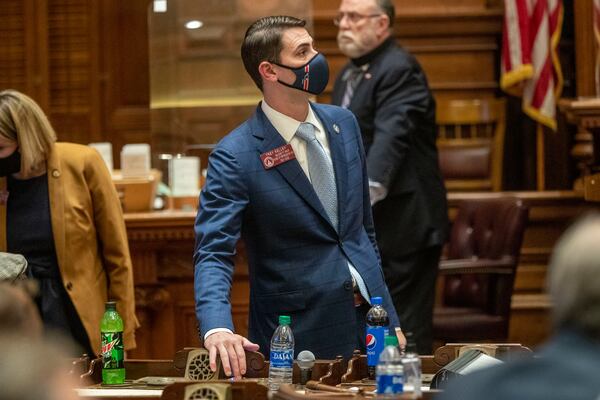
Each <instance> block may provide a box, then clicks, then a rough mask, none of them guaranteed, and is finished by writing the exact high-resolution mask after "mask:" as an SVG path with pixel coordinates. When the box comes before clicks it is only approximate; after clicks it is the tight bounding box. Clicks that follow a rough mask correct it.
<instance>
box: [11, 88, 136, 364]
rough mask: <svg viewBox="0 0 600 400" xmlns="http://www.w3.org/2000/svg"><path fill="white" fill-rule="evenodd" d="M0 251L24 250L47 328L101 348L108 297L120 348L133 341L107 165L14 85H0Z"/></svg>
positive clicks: (124, 252)
mask: <svg viewBox="0 0 600 400" xmlns="http://www.w3.org/2000/svg"><path fill="white" fill-rule="evenodd" d="M0 251H6V252H10V253H18V254H22V255H23V256H24V257H25V258H26V259H27V261H28V263H29V272H28V273H29V276H30V277H31V278H34V279H36V280H37V281H38V282H39V295H38V297H37V299H36V302H37V305H38V308H39V311H40V315H41V317H42V321H43V322H44V326H45V328H46V330H48V331H57V332H58V333H60V334H63V335H66V336H67V337H70V338H72V339H73V340H74V341H75V342H76V343H77V344H78V345H79V347H80V350H81V351H80V352H79V354H81V353H88V354H98V353H99V352H100V334H99V332H100V320H101V318H102V315H103V313H104V303H105V302H106V301H107V300H108V299H112V300H115V301H117V308H118V311H119V313H120V314H121V317H122V318H123V321H124V324H125V331H124V342H125V343H124V344H125V349H132V348H134V347H135V337H134V330H135V328H136V327H137V320H136V318H135V310H134V299H133V276H132V268H131V259H130V256H129V247H128V243H127V235H126V232H125V223H124V220H123V215H122V211H121V205H120V203H119V198H118V196H117V192H116V190H115V188H114V185H113V183H112V179H111V176H110V173H109V171H108V169H107V168H106V165H105V164H104V161H103V160H102V158H101V157H100V155H99V154H98V152H97V151H96V150H94V149H92V148H90V147H88V146H83V145H79V144H73V143H56V135H55V133H54V130H53V129H52V126H51V125H50V123H49V121H48V119H47V117H46V115H45V114H44V112H43V111H42V110H41V108H40V107H39V106H38V105H37V104H36V103H35V102H34V101H33V100H32V99H31V98H29V97H27V96H26V95H24V94H22V93H19V92H17V91H15V90H5V91H2V92H0Z"/></svg>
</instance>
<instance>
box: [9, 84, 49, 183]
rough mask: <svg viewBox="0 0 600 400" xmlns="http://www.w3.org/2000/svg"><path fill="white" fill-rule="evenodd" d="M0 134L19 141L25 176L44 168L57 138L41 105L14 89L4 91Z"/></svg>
mask: <svg viewBox="0 0 600 400" xmlns="http://www.w3.org/2000/svg"><path fill="white" fill-rule="evenodd" d="M0 136H2V137H4V138H6V139H9V140H13V141H16V142H17V144H18V146H19V152H20V153H21V171H20V172H21V174H22V175H23V177H29V176H31V175H32V174H33V173H35V172H37V171H39V170H40V168H42V166H43V164H44V163H45V162H46V159H47V157H48V153H49V152H50V150H51V149H52V146H53V145H54V142H56V134H55V133H54V129H52V125H50V121H48V117H46V114H44V111H42V109H41V108H40V106H38V105H37V103H36V102H35V101H34V100H33V99H32V98H31V97H29V96H27V95H24V94H23V93H21V92H18V91H16V90H12V89H9V90H4V91H2V92H0Z"/></svg>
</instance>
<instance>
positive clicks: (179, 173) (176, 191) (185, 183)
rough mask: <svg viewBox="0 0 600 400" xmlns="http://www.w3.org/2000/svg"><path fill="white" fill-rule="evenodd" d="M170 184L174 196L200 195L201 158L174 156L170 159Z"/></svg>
mask: <svg viewBox="0 0 600 400" xmlns="http://www.w3.org/2000/svg"><path fill="white" fill-rule="evenodd" d="M169 186H170V188H171V194H172V195H173V196H198V194H199V193H200V158H199V157H174V158H172V159H170V160H169Z"/></svg>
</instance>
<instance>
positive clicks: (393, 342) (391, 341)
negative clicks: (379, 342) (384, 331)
mask: <svg viewBox="0 0 600 400" xmlns="http://www.w3.org/2000/svg"><path fill="white" fill-rule="evenodd" d="M385 345H386V346H394V347H398V338H397V337H396V336H391V335H388V336H386V337H385Z"/></svg>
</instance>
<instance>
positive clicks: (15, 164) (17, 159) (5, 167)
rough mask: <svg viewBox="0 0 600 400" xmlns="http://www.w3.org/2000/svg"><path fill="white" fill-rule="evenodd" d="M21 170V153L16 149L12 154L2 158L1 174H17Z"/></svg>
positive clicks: (0, 159) (0, 160)
mask: <svg viewBox="0 0 600 400" xmlns="http://www.w3.org/2000/svg"><path fill="white" fill-rule="evenodd" d="M20 170H21V153H19V150H15V151H14V152H13V153H12V154H11V155H10V156H8V157H4V158H0V176H8V175H12V174H16V173H17V172H19V171H20Z"/></svg>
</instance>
